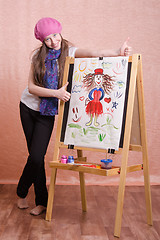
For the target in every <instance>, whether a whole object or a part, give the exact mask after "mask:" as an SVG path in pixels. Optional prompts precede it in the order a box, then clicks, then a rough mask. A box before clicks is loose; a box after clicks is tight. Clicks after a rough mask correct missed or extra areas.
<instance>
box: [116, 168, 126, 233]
mask: <svg viewBox="0 0 160 240" xmlns="http://www.w3.org/2000/svg"><path fill="white" fill-rule="evenodd" d="M124 171H125V170H123V169H122V170H121V173H120V174H121V175H120V182H119V190H118V199H117V210H116V220H115V228H114V236H115V237H120V233H121V224H122V214H123V202H124V192H125V180H126V173H125V172H124Z"/></svg>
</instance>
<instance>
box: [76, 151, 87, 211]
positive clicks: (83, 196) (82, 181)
mask: <svg viewBox="0 0 160 240" xmlns="http://www.w3.org/2000/svg"><path fill="white" fill-rule="evenodd" d="M77 156H78V157H83V154H82V150H77ZM79 179H80V188H81V202H82V210H83V212H86V211H87V202H86V190H85V179H84V173H82V172H79Z"/></svg>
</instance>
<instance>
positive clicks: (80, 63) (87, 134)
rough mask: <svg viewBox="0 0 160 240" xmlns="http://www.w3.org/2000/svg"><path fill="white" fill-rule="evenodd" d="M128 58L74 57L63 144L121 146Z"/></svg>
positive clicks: (91, 146) (93, 146)
mask: <svg viewBox="0 0 160 240" xmlns="http://www.w3.org/2000/svg"><path fill="white" fill-rule="evenodd" d="M127 69H128V57H104V58H103V60H99V58H75V62H74V71H73V77H72V89H71V99H70V105H69V114H68V120H67V127H66V132H65V139H64V144H67V145H68V144H72V145H75V146H81V147H90V148H101V149H109V148H111V149H115V150H118V148H119V141H120V135H121V127H122V118H123V109H124V100H125V90H126V82H127Z"/></svg>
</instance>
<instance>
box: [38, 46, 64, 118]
mask: <svg viewBox="0 0 160 240" xmlns="http://www.w3.org/2000/svg"><path fill="white" fill-rule="evenodd" d="M60 54H61V49H59V50H54V49H49V53H48V55H47V57H46V59H45V67H46V71H45V75H44V82H43V83H44V87H45V88H49V89H57V88H58V64H57V60H58V58H59V56H60ZM40 114H41V115H47V116H54V115H57V114H58V98H55V97H42V98H41V102H40Z"/></svg>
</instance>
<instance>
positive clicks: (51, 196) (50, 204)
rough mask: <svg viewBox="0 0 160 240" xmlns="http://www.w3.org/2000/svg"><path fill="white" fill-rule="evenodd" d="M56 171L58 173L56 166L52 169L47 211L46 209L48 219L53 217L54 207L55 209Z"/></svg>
mask: <svg viewBox="0 0 160 240" xmlns="http://www.w3.org/2000/svg"><path fill="white" fill-rule="evenodd" d="M56 173H57V169H56V168H54V169H52V172H51V181H50V185H49V193H48V203H47V211H46V220H48V221H51V218H52V209H53V200H54V192H55V182H56Z"/></svg>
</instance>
